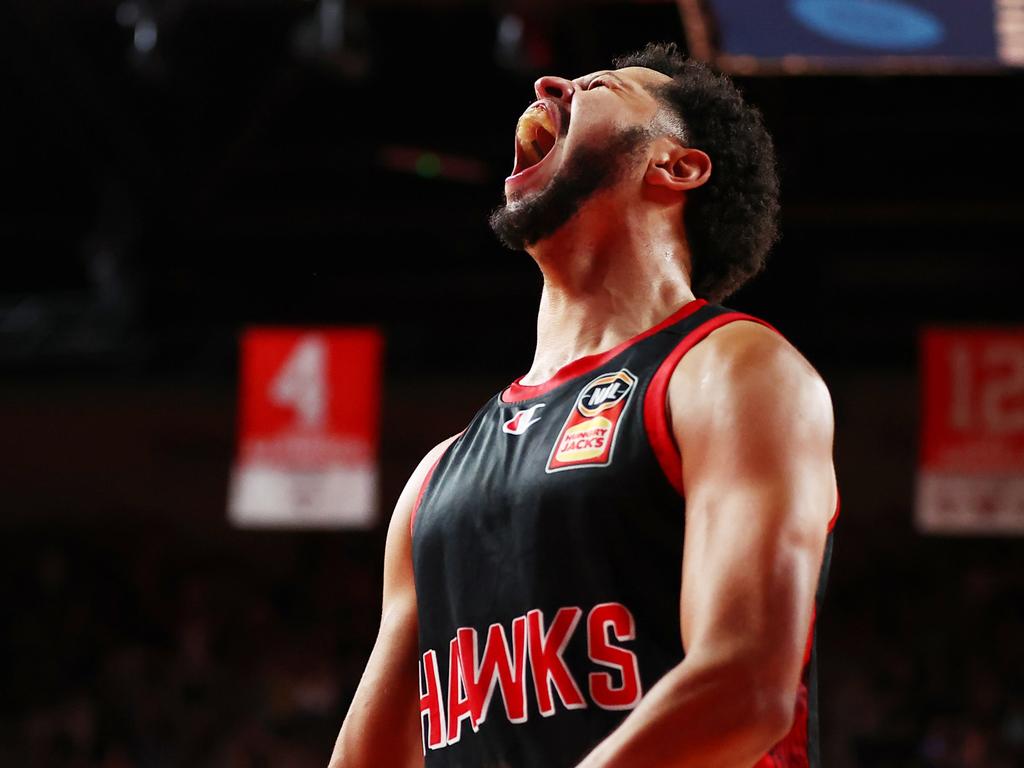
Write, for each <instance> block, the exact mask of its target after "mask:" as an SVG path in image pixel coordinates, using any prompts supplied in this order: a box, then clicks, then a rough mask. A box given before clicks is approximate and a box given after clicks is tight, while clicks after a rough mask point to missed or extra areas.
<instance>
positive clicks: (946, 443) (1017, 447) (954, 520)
mask: <svg viewBox="0 0 1024 768" xmlns="http://www.w3.org/2000/svg"><path fill="white" fill-rule="evenodd" d="M922 389H923V392H922V394H923V404H924V408H923V419H922V434H921V460H920V471H919V473H918V497H917V509H916V515H917V522H918V526H919V527H920V528H921V529H922V530H926V531H933V532H946V533H970V532H974V533H1024V328H1012V329H1011V328H1006V329H984V330H982V329H978V330H940V329H931V330H928V331H926V332H925V333H924V335H923V337H922Z"/></svg>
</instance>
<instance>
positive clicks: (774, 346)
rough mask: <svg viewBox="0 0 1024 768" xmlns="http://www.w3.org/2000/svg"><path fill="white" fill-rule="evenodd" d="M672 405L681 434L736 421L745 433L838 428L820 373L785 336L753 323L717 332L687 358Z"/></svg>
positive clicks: (673, 386)
mask: <svg viewBox="0 0 1024 768" xmlns="http://www.w3.org/2000/svg"><path fill="white" fill-rule="evenodd" d="M683 403H685V404H686V405H685V407H679V404H683ZM669 404H670V409H671V412H672V421H673V426H674V429H675V431H676V432H677V434H678V433H679V432H680V431H681V430H684V429H686V428H687V427H689V428H691V429H692V428H695V427H700V426H702V425H703V426H707V425H708V424H709V423H711V422H714V423H716V424H718V425H723V422H729V421H732V420H737V421H742V422H743V424H742V426H743V429H744V431H746V430H747V429H750V428H751V427H752V426H756V425H760V426H762V427H773V426H774V427H785V428H787V429H792V428H795V427H798V426H802V427H804V428H807V427H811V428H817V429H820V430H824V431H827V432H828V434H829V436H830V435H831V432H832V428H833V423H832V399H831V397H830V395H829V392H828V388H827V387H826V386H825V382H824V380H823V379H822V377H821V376H820V375H819V373H818V372H817V371H816V370H815V369H814V367H813V366H812V365H811V364H810V363H809V362H808V361H807V359H806V358H805V357H804V356H803V355H802V354H801V353H800V352H799V351H798V350H797V349H796V347H794V346H793V345H792V344H791V343H790V342H789V341H787V340H786V339H785V338H784V337H783V336H782V335H781V334H779V333H777V332H776V331H774V330H772V329H771V328H768V327H766V326H764V325H761V324H759V323H755V322H751V321H743V320H738V321H736V322H733V323H729V324H728V325H725V326H722V327H721V328H718V329H716V330H715V331H713V332H712V333H710V334H709V335H708V337H707V338H706V339H704V340H703V341H701V342H700V343H699V344H697V345H696V346H695V347H694V348H693V349H692V350H690V352H689V353H688V354H686V355H685V356H684V357H683V359H682V360H681V361H680V363H679V365H678V366H677V367H676V370H675V371H674V372H673V375H672V379H671V382H670V386H669ZM673 406H676V407H673ZM736 426H737V427H739V426H741V425H740V424H737V425H736ZM691 434H692V433H691Z"/></svg>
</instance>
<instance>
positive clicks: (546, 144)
mask: <svg viewBox="0 0 1024 768" xmlns="http://www.w3.org/2000/svg"><path fill="white" fill-rule="evenodd" d="M556 121H557V118H556V117H554V116H553V114H552V112H551V111H550V109H549V108H548V107H546V106H545V105H544V104H543V103H541V102H537V103H536V104H533V105H532V106H531V107H530V108H529V109H528V110H526V112H525V113H524V114H523V116H522V117H521V118H519V124H518V125H516V162H515V167H514V168H513V169H512V175H513V176H516V175H518V174H520V173H522V172H523V171H525V170H527V169H529V168H532V167H533V166H535V165H538V164H539V163H540V162H541V161H543V160H544V158H546V157H547V156H548V154H549V153H550V152H551V150H552V148H553V147H554V146H555V141H556V140H557V139H558V124H557V122H556Z"/></svg>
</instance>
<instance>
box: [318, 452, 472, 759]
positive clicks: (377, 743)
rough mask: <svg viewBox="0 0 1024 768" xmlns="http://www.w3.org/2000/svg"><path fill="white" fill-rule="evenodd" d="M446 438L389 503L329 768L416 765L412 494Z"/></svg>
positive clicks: (417, 724)
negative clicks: (360, 646) (378, 584)
mask: <svg viewBox="0 0 1024 768" xmlns="http://www.w3.org/2000/svg"><path fill="white" fill-rule="evenodd" d="M454 439H455V438H449V439H448V440H445V441H444V442H443V443H441V444H439V445H437V446H436V447H435V448H434V449H433V450H431V451H430V452H429V453H428V454H427V455H426V456H425V457H424V458H423V460H422V461H421V462H420V464H419V466H418V467H417V468H416V470H415V471H414V472H413V473H412V476H411V477H410V478H409V480H408V482H407V483H406V485H405V489H404V490H403V491H402V493H401V495H400V496H399V499H398V502H397V503H396V504H395V509H394V512H393V513H392V515H391V522H390V523H389V524H388V534H387V543H386V545H385V550H384V590H383V592H384V594H383V601H382V609H381V621H380V628H379V630H378V633H377V640H376V642H375V643H374V647H373V651H372V652H371V654H370V658H369V659H368V661H367V663H366V668H365V669H364V671H363V676H362V679H361V680H360V682H359V687H358V688H357V689H356V693H355V696H354V697H353V699H352V704H351V706H350V707H349V711H348V714H347V715H346V717H345V722H344V723H343V724H342V727H341V731H340V733H339V734H338V740H337V742H336V744H335V748H334V754H333V756H332V758H331V763H330V768H362V766H367V765H394V766H417V765H422V763H423V761H422V742H421V739H420V719H419V717H418V674H419V670H418V661H419V660H418V654H419V651H418V647H417V643H418V639H417V636H418V620H417V605H416V587H415V583H414V580H413V567H412V531H411V528H412V526H411V523H412V517H413V515H414V513H415V508H416V502H417V500H418V498H419V495H420V490H421V489H422V488H423V485H424V484H425V483H426V482H427V479H428V477H429V475H430V472H431V470H432V469H433V467H434V466H435V464H436V463H437V461H438V460H439V459H440V457H441V456H442V454H443V453H444V451H445V450H446V449H447V448H448V446H449V445H450V444H451V442H452V441H453V440H454Z"/></svg>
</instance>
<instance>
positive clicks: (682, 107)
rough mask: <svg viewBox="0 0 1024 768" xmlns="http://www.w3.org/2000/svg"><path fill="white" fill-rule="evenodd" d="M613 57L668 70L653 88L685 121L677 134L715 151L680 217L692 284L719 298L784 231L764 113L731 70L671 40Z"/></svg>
mask: <svg viewBox="0 0 1024 768" xmlns="http://www.w3.org/2000/svg"><path fill="white" fill-rule="evenodd" d="M614 63H615V66H616V67H617V68H622V67H647V68H648V69H653V70H656V71H658V72H661V73H662V74H665V75H668V76H669V77H671V78H672V82H671V83H666V84H665V85H662V86H658V87H657V88H656V89H652V93H654V95H655V96H657V97H658V98H659V99H660V100H661V102H662V103H663V104H664V105H665V106H666V107H668V108H669V109H670V110H672V112H674V114H675V115H676V116H677V117H678V118H679V119H680V120H681V121H682V125H683V135H681V136H679V137H678V138H679V139H680V140H681V141H683V142H684V143H685V144H686V145H687V146H689V147H696V148H699V149H701V150H703V151H704V152H706V153H707V154H708V156H709V157H710V158H711V163H712V172H711V176H710V178H709V179H708V181H707V182H706V183H705V184H704V185H703V186H701V187H698V188H697V189H695V190H692V191H691V192H690V193H689V197H688V199H687V202H686V206H685V208H684V211H685V212H684V214H683V221H684V224H685V226H686V234H687V237H688V239H689V241H690V249H691V253H692V254H693V274H692V275H691V276H690V278H691V282H692V286H691V287H692V289H693V292H694V293H695V294H696V295H697V296H702V297H706V298H708V299H710V300H711V301H721V300H723V299H724V298H726V297H727V296H729V295H730V294H732V293H734V292H735V291H736V290H737V289H738V288H739V287H740V286H742V285H743V284H744V283H746V282H747V281H748V280H750V279H751V278H752V277H753V276H754V275H756V274H757V273H758V272H760V271H761V270H762V269H763V268H764V263H765V259H766V258H767V256H768V251H769V250H770V249H771V247H772V245H774V244H775V242H776V241H777V240H778V238H779V227H778V214H779V176H778V172H777V170H776V163H775V149H774V146H773V145H772V138H771V136H770V135H769V134H768V131H767V130H766V129H765V126H764V121H763V119H762V117H761V113H760V112H759V111H758V110H757V109H756V108H754V107H752V106H750V105H749V104H747V103H746V102H744V100H743V96H742V94H741V93H740V91H739V89H737V87H736V86H735V85H734V84H733V82H732V81H731V80H730V79H729V78H727V77H726V76H725V75H721V74H718V73H716V72H713V71H712V70H711V69H710V68H708V67H707V66H706V65H704V64H702V63H700V62H698V61H694V60H692V59H688V58H686V57H685V56H684V55H683V54H682V53H680V52H679V50H678V49H677V48H676V46H675V44H674V43H648V44H647V46H646V47H645V48H644V49H643V50H641V51H637V52H635V53H631V54H629V55H627V56H621V57H619V58H617V59H615V62H614Z"/></svg>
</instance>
